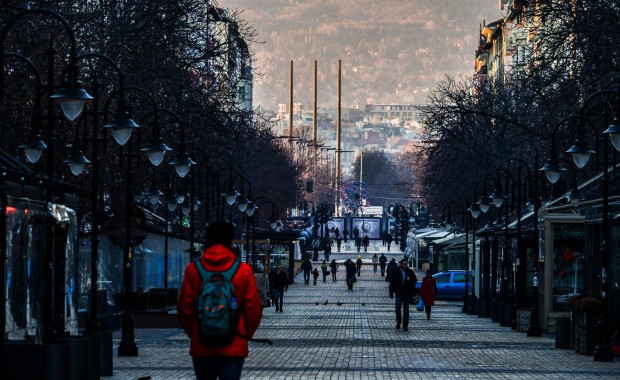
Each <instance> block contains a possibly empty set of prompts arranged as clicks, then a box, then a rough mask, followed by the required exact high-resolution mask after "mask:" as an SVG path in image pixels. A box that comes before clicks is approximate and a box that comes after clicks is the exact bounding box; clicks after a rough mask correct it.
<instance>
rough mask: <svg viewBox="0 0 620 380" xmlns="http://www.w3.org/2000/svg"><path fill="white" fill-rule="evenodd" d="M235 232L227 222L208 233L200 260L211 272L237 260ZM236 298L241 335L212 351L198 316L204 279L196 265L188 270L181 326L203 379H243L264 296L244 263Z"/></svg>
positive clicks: (235, 279)
mask: <svg viewBox="0 0 620 380" xmlns="http://www.w3.org/2000/svg"><path fill="white" fill-rule="evenodd" d="M234 234H235V229H234V227H233V226H232V225H231V224H230V223H228V222H223V221H218V222H214V223H212V224H210V225H209V227H208V228H207V231H206V240H207V243H208V244H209V246H208V247H207V249H205V251H204V253H203V254H202V256H201V257H200V258H199V260H200V261H202V264H204V267H205V268H206V269H207V270H209V271H222V272H223V271H225V270H227V269H228V268H230V266H231V265H232V263H233V262H234V261H235V260H236V257H235V254H234V253H233V252H232V251H231V245H232V241H233V238H234ZM232 283H233V286H234V295H235V298H236V299H237V304H238V308H239V315H240V317H239V324H238V328H237V331H238V334H237V336H236V337H235V338H234V340H233V341H232V342H231V343H230V344H229V345H227V346H223V347H217V348H210V347H205V346H204V345H203V344H202V343H201V342H200V337H199V331H198V329H199V328H198V318H197V317H196V314H197V313H196V309H197V299H198V291H199V289H200V286H201V285H202V279H201V277H200V274H199V273H198V270H197V269H196V265H195V264H194V263H190V264H189V265H188V266H187V267H186V268H185V273H184V275H183V284H182V285H181V290H180V292H179V300H178V302H177V313H178V317H179V321H180V322H181V326H182V327H183V329H184V330H185V333H186V334H187V335H188V336H189V337H190V339H191V340H190V349H189V354H190V355H191V356H192V361H193V364H194V372H195V373H196V377H197V378H198V380H202V379H215V378H219V379H240V378H241V371H242V368H243V362H244V361H245V358H246V357H247V356H248V352H249V350H248V339H251V338H252V336H253V335H254V332H255V331H256V329H257V328H258V325H259V324H260V320H261V316H262V313H261V309H260V297H259V295H258V290H257V287H256V281H255V280H254V273H253V272H252V268H250V266H249V265H247V264H246V263H241V265H240V266H239V268H238V269H237V272H236V273H235V275H234V276H233V279H232Z"/></svg>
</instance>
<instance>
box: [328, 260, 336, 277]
mask: <svg viewBox="0 0 620 380" xmlns="http://www.w3.org/2000/svg"><path fill="white" fill-rule="evenodd" d="M329 269H330V270H331V272H332V282H338V279H337V278H336V272H338V264H337V263H336V259H333V260H332V262H331V263H330V264H329Z"/></svg>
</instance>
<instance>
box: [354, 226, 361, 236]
mask: <svg viewBox="0 0 620 380" xmlns="http://www.w3.org/2000/svg"><path fill="white" fill-rule="evenodd" d="M353 237H354V238H358V237H360V229H359V228H357V226H355V228H354V229H353Z"/></svg>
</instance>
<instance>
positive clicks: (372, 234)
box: [353, 218, 381, 239]
mask: <svg viewBox="0 0 620 380" xmlns="http://www.w3.org/2000/svg"><path fill="white" fill-rule="evenodd" d="M355 227H357V228H358V229H359V231H360V237H362V238H363V237H364V235H368V238H370V239H380V238H381V218H353V229H355Z"/></svg>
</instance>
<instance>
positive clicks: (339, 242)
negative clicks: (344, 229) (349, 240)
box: [336, 235, 342, 252]
mask: <svg viewBox="0 0 620 380" xmlns="http://www.w3.org/2000/svg"><path fill="white" fill-rule="evenodd" d="M341 245H342V238H341V237H340V235H336V247H338V252H340V246H341Z"/></svg>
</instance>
